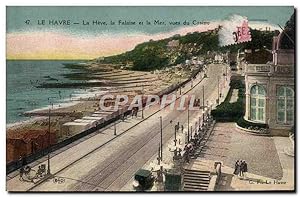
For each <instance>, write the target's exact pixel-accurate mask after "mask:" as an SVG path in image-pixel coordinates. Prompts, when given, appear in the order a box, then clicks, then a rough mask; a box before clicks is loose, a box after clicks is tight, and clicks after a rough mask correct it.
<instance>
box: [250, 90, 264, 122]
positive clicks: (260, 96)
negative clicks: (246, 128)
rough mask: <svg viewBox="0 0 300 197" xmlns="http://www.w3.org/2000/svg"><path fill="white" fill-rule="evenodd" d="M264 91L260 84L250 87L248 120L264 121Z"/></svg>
mask: <svg viewBox="0 0 300 197" xmlns="http://www.w3.org/2000/svg"><path fill="white" fill-rule="evenodd" d="M265 105H266V91H265V89H264V87H263V86H261V85H254V86H252V87H251V89H250V120H253V121H259V122H264V121H265Z"/></svg>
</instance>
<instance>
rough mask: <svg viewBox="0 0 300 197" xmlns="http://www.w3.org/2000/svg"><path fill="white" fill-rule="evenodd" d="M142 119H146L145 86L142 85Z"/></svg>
mask: <svg viewBox="0 0 300 197" xmlns="http://www.w3.org/2000/svg"><path fill="white" fill-rule="evenodd" d="M142 119H144V85H143V84H142Z"/></svg>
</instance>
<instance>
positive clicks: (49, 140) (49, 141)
mask: <svg viewBox="0 0 300 197" xmlns="http://www.w3.org/2000/svg"><path fill="white" fill-rule="evenodd" d="M50 110H51V109H50V108H49V111H48V115H49V123H48V124H49V125H48V168H47V174H48V175H50V174H51V172H50V147H51V145H50V144H51V139H50V123H51V122H50V116H51V115H50V113H51V111H50Z"/></svg>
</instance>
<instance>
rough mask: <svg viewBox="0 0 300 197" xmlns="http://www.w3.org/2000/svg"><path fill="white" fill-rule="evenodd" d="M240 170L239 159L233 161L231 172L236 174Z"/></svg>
mask: <svg viewBox="0 0 300 197" xmlns="http://www.w3.org/2000/svg"><path fill="white" fill-rule="evenodd" d="M240 170H241V168H240V161H239V160H237V161H236V162H235V165H234V172H233V174H234V175H237V176H238V175H239V174H240Z"/></svg>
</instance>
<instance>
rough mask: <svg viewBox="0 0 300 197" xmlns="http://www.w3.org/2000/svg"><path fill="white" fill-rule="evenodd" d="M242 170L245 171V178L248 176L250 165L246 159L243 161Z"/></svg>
mask: <svg viewBox="0 0 300 197" xmlns="http://www.w3.org/2000/svg"><path fill="white" fill-rule="evenodd" d="M242 171H243V178H246V175H247V174H246V173H247V172H248V165H247V162H246V161H245V160H244V161H243V162H242Z"/></svg>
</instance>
